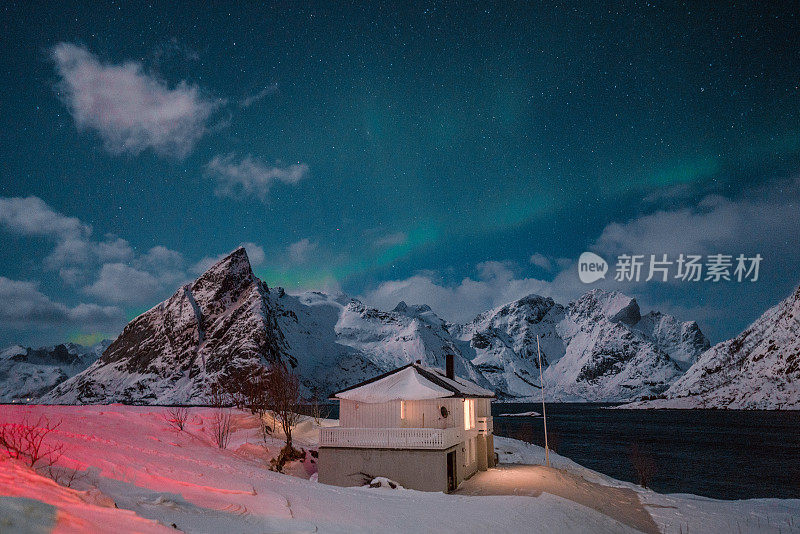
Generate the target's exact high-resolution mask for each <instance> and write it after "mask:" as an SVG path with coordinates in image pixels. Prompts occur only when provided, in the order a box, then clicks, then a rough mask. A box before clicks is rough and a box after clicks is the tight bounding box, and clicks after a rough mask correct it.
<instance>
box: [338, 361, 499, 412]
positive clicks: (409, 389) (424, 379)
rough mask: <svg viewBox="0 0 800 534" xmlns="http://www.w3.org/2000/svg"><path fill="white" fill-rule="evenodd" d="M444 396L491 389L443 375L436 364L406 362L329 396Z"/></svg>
mask: <svg viewBox="0 0 800 534" xmlns="http://www.w3.org/2000/svg"><path fill="white" fill-rule="evenodd" d="M445 397H463V398H475V397H481V398H491V397H494V393H493V392H492V391H489V390H488V389H484V388H482V387H480V386H479V385H477V384H475V383H473V382H470V381H469V380H465V379H463V378H461V377H455V378H453V379H450V378H447V375H446V374H445V372H444V371H443V370H441V369H438V368H436V367H424V366H422V365H419V364H415V363H410V364H408V365H404V366H403V367H398V368H397V369H395V370H393V371H389V372H388V373H384V374H382V375H379V376H376V377H375V378H371V379H369V380H366V381H364V382H361V383H360V384H356V385H354V386H351V387H349V388H346V389H343V390H341V391H338V392H336V393H334V394H333V395H331V396H330V398H331V399H346V400H354V401H358V402H364V403H378V402H389V401H393V400H423V399H441V398H445Z"/></svg>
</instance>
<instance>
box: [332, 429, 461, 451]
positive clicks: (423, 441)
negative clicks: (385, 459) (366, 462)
mask: <svg viewBox="0 0 800 534" xmlns="http://www.w3.org/2000/svg"><path fill="white" fill-rule="evenodd" d="M463 439H464V437H463V432H462V430H461V429H459V428H342V427H332V428H320V429H319V446H320V447H358V448H365V449H447V448H449V447H452V446H453V445H456V444H457V443H460V442H461V441H463Z"/></svg>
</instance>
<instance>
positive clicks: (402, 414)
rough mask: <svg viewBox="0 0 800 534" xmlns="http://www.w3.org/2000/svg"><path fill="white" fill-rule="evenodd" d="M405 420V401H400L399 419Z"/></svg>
mask: <svg viewBox="0 0 800 534" xmlns="http://www.w3.org/2000/svg"><path fill="white" fill-rule="evenodd" d="M405 418H406V401H402V400H401V401H400V419H405Z"/></svg>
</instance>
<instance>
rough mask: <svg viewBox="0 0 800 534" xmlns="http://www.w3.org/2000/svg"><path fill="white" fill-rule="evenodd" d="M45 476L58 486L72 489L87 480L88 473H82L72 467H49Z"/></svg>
mask: <svg viewBox="0 0 800 534" xmlns="http://www.w3.org/2000/svg"><path fill="white" fill-rule="evenodd" d="M44 474H45V475H46V476H47V477H48V478H50V479H52V480H53V481H54V482H55V483H56V484H59V485H61V486H64V487H67V488H71V487H72V486H73V485H74V484H75V483H76V482H79V481H81V480H83V479H85V478H86V476H87V474H88V471H81V470H79V469H73V468H70V467H58V466H54V465H50V466H47V468H46V469H45V472H44Z"/></svg>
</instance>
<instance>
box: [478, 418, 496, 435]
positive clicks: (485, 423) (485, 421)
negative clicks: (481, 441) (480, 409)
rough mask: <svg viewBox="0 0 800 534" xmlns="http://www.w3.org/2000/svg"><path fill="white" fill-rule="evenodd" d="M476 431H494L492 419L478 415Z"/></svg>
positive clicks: (486, 432) (485, 432)
mask: <svg viewBox="0 0 800 534" xmlns="http://www.w3.org/2000/svg"><path fill="white" fill-rule="evenodd" d="M477 428H478V432H480V433H482V434H488V433H489V432H494V419H492V418H491V417H478V424H477Z"/></svg>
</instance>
